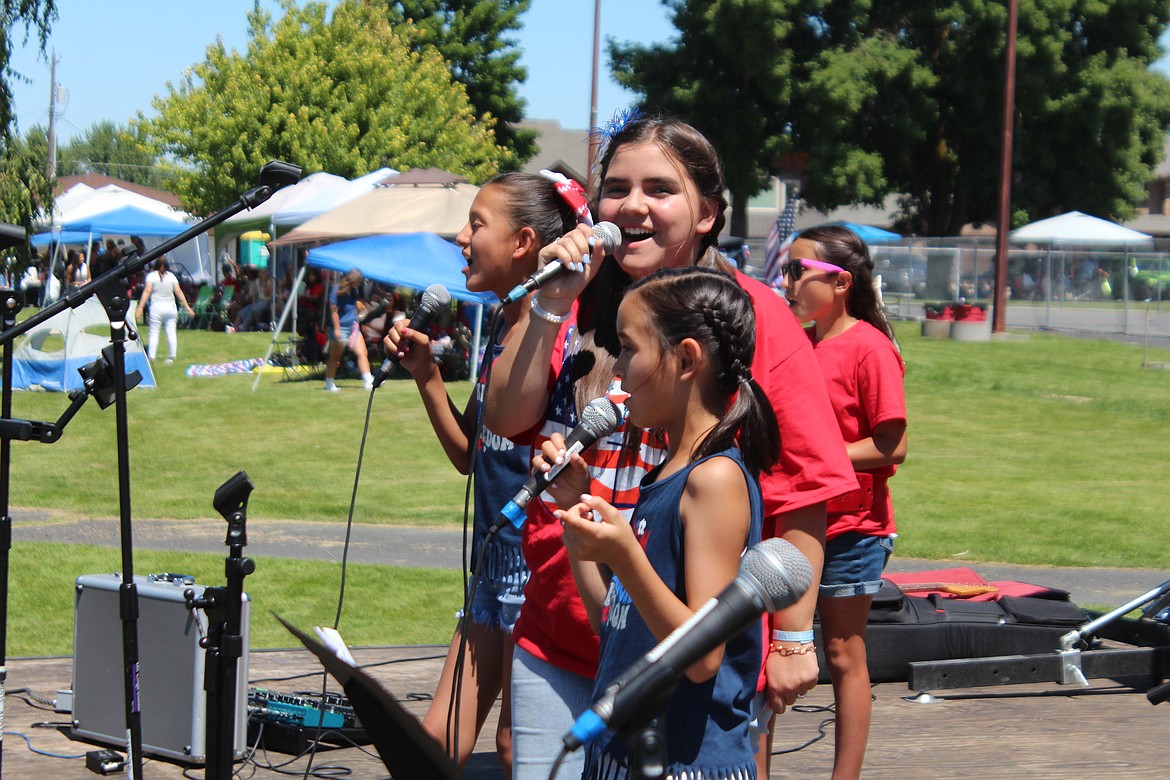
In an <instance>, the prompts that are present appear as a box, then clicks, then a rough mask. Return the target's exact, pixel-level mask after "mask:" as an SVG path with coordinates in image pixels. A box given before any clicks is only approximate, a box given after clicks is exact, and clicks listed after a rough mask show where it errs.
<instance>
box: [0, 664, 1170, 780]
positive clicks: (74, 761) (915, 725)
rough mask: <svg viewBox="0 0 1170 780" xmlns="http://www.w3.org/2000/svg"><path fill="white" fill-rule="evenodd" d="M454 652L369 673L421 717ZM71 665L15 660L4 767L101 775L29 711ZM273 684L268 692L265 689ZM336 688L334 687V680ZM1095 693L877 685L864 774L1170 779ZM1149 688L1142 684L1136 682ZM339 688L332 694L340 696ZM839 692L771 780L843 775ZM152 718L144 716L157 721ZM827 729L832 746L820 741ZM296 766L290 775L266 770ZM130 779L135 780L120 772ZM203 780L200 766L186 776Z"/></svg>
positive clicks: (362, 777)
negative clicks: (916, 695) (931, 694)
mask: <svg viewBox="0 0 1170 780" xmlns="http://www.w3.org/2000/svg"><path fill="white" fill-rule="evenodd" d="M444 650H445V648H442V647H436V646H405V647H380V648H358V649H355V651H354V656H355V658H356V660H357V662H358V663H359V664H362V665H372V666H370V668H369V671H370V673H371V674H372V675H374V676H375V677H376V678H377V679H378V680H379V681H381V682H382V683H383V684H384V685H385V687H386V688H387V689H388V690H390V691H393V692H394V694H395V695H396V696H397V698H398V699H399V700H400V701H402V703H403V706H405V707H406V708H407V709H408V710H409V711H411V712H413V713H415V714H416V715H419V716H421V714H422V713H423V712H424V711H425V709H426V706H427V702H426V700H425V699H426V697H428V696H429V694H430V693H431V691H432V690H433V689H434V684H435V680H436V679H437V677H438V673H439V669H440V665H441V662H442V653H443V652H444ZM249 666H250V668H249V670H248V678H249V680H250V681H251V682H252V683H253V684H258V685H259V686H260V687H264V688H268V689H272V690H277V691H282V692H289V693H293V692H298V691H308V690H319V689H320V675H319V674H314V673H315V672H320V666H319V664H318V663H317V660H316V658H315V657H313V656H312V655H310V654H309V653H308V652H307V651H305V650H280V651H254V652H253V653H252V655H251V662H250V665H249ZM71 667H72V659H71V658H68V657H64V658H60V657H58V658H20V659H9V662H8V682H7V685H6V688H7V691H8V694H7V698H6V702H5V712H4V721H3V723H4V732H5V737H4V741H3V748H4V750H3V768H4V770H5V773H6V774H7V775H8V776H9V777H12V778H32V777H52V778H58V779H59V780H73V779H74V778H77V779H79V780H80V779H81V778H92V777H95V775H94V774H93V773H92V772H90V771H88V770H87V769H86V767H85V761H84V758H62V757H53V756H47V755H40V754H38V753H35V752H33V750H31V749H30V747H29V744H28V743H26V741H25V739H24V738H23V737H22V736H19V735H25V736H27V738H28V740H30V741H31V746H32V748H34V749H35V750H38V751H42V752H46V753H54V754H60V755H62V756H78V755H80V756H84V754H85V752H86V751H87V750H93V749H95V748H94V746H92V745H89V744H86V743H83V742H79V741H75V740H73V739H70V738H69V736H68V734H67V730H65V729H63V728H61V726H62V725H65V724H67V723H68V715H65V714H61V713H55V712H53V711H52V710H51V709H48V710H46V709H38V708H36V707H34V706H32V705H31V704H30V702H31V701H32V700H31V699H29V697H28V694H26V693H24V692H23V691H24V690H25V689H27V690H28V691H30V692H31V693H33V694H35V695H36V696H39V697H42V698H49V699H51V698H52V697H53V696H54V695H55V692H56V691H57V690H59V689H66V688H69V687H70V678H71ZM261 680H263V681H264V682H258V681H261ZM331 682H332V680H331ZM1091 683H1092V687H1090V688H1088V689H1082V688H1071V687H1065V686H1060V685H1055V684H1051V685H1048V684H1043V685H1026V686H1007V687H997V688H982V689H967V690H961V691H944V692H939V693H938V697H939V698H940V701H938V702H937V703H934V704H920V703H916V702H911V701H908V700H907V697H908V696H910V694H911V692H910V691H909V690H908V689H907V688H906V686H905V684H903V683H884V684H880V685H877V686H875V688H874V696H875V702H874V725H873V731H872V734H871V737H870V743H869V751H868V757H867V761H866V766H865V771H864V773H863V776H864V777H866V778H1060V779H1061V780H1064V778H1068V777H1076V776H1095V777H1108V778H1122V777H1124V778H1166V777H1168V776H1170V703H1166V704H1162V705H1159V706H1153V705H1151V704H1150V703H1149V702H1148V701H1147V700H1146V698H1145V696H1144V695H1143V692H1142V691H1141V690H1136V689H1135V688H1133V687H1130V686H1127V685H1125V684H1122V683H1119V682H1114V681H1111V680H1092V681H1091ZM1140 684H1141V683H1140V682H1139V683H1138V685H1140ZM336 689H337V687H336V685H334V686H333V690H336ZM831 700H832V693H831V689H830V688H829V686H827V685H822V686H820V687H818V688H817V689H816V690H814V691H813V692H811V693H810V694H809V696H808V697H807V698H806V699H805V700H804V702H805V706H803V707H801V708H800V711H797V712H790V713H788V714H787V715H784V716H782V717H781V718H779V719H778V721H777V723H778V734H777V738H776V745H775V747H776V748H777V749H778V750H779V749H793V750H794V752H791V753H788V754H785V755H778V756H776V757H775V758H774V761H773V770H772V775H771V776H772V778H807V777H828V776H829V774H830V769H831V767H832V757H833V732H832V725H831V723H826V721H827V720H828V719H829V718H831V717H832V714H831V712H830V711H829V710H827V709H826V707H827V706H828V705H830V704H831ZM150 716H151V714H150V713H148V712H144V713H143V717H144V718H149V717H150ZM821 730H824V731H825V732H826V736H825V737H824V738H823V739H820V740H819V741H815V742H813V743H812V744H809V745H807V746H806V747H803V748H800V746H801V745H804V744H806V743H808V742H810V741H812V740H815V739H817V737H818V735H819V733H820V731H821ZM493 731H494V716H493V720H492V721H491V722H489V724H488V727H487V728H485V729H484V733H483V735H482V736H481V738H480V741H479V743H478V745H477V749H476V755H475V756H474V757H473V758H472V761H471V763H470V765H469V766H468V769H467V776H468V777H469V778H475V779H477V780H480V779H482V780H487V779H488V778H499V777H502V776H503V775H502V773H501V772H500V770H499V768H498V765H497V764H496V760H495V754H494V748H493V737H492V734H493ZM291 758H292V757H291V756H287V755H284V754H281V753H268V754H267V755H264V754H260V753H257V755H256V756H255V759H256V762H257V764H258V766H256V767H251V766H249V767H244V766H238V767H237V769H238V770H239V772H238V775H237V776H239V777H243V778H276V777H278V776H287V775H288V774H289V772H292V773H295V776H297V777H299V776H300V775H301V773H302V772H303V771H304V769H305V765H306V762H307V760H306V759H303V758H302V759H299V760H296V761H292V763H286V762H289V761H290V759H291ZM269 764H271V765H273V766H276V765H278V764H284V766H283V767H281V769H282V770H283V774H279V773H277V772H276V771H274V770H272V769H268V768H265V767H266V766H267V765H269ZM330 766H337V767H346V768H348V770H349V772H350V774H349V775H348V777H351V778H356V779H357V780H368V779H369V778H384V777H387V776H388V775H387V772H386V770H385V768H384V766H383V765H382V763H381V761H380V759H378V758H377V756H376V754H375V755H373V756H371V755H367V754H365V753H364V752H363V751H362V750H360V749H358V748H345V749H336V750H329V751H326V752H321V753H318V754H317V756H316V757H315V759H314V761H313V767H314V769H315V770H318V769H325V768H326V767H330ZM121 776H125V775H121ZM144 776H145V777H147V778H162V779H164V780H170V779H171V778H181V777H183V776H184V775H183V767H180V766H178V765H174V764H170V763H165V762H162V761H158V760H152V759H150V758H147V760H146V762H145V765H144ZM187 776H188V777H195V778H200V777H202V776H203V770H202V768H195V769H189V770H188V774H187Z"/></svg>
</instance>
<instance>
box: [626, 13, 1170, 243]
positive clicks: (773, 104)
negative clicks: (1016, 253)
mask: <svg viewBox="0 0 1170 780" xmlns="http://www.w3.org/2000/svg"><path fill="white" fill-rule="evenodd" d="M671 5H672V7H674V8H675V20H676V22H675V23H676V26H678V27H679V29H680V32H681V36H680V42H679V43H678V44H677V45H676V46H674V47H673V49H671V51H673V53H674V56H676V57H680V58H681V57H682V55H683V54H685V53H687V52H690V54H691V56H693V57H695V58H696V60H697V61H700V62H706V58H707V57H708V56H709V55H710V56H718V57H719V58H721V59H725V60H732V62H730V63H729V62H724V63H721V64H719V65H718V66H715V67H710V68H709V69H708V72H706V73H703V72H700V73H699V75H698V78H697V80H696V79H693V77H691V76H690V75H689V74H691V73H693V72H694V71H693V70H687V71H684V72H685V73H687V74H688V76H687V79H686V81H687V82H688V83H691V84H692V86H691V87H690V89H689V92H684V91H682V90H681V89H678V88H676V89H675V90H674V91H673V92H672V93H671V94H672V95H674V96H676V97H679V98H681V99H680V100H679V101H678V102H677V104H674V105H672V104H669V103H665V104H663V105H665V107H666V108H669V109H671V110H673V111H674V112H675V113H677V114H679V115H680V116H682V117H684V118H687V119H690V120H692V121H694V123H695V124H696V126H698V127H700V129H702V130H704V131H705V132H708V133H709V135H710V137H711V138H712V140H713V141H714V142H715V143H716V146H717V148H719V150H720V152H721V153H722V155H723V156H724V160H725V163H726V165H727V167H728V181H729V186H732V194H733V200H734V199H736V196H737V193H736V190H735V189H734V185H733V175H741V176H742V175H744V174H743V173H742V172H741V173H739V174H734V170H735V169H736V168H737V167H739V168H743V169H744V170H746V169H747V167H748V166H749V165H750V163H751V161H752V160H753V159H754V160H756V161H758V164H759V165H760V166H761V167H764V168H767V167H768V166H770V165H771V164H772V161H773V159H774V155H775V153H776V151H778V150H783V148H784V146H785V144H790V145H791V146H792V148H793V149H795V150H796V151H798V152H801V153H803V154H804V155H806V156H807V161H808V169H807V176H806V180H805V182H804V186H803V188H802V191H801V197H802V198H803V199H804V200H805V201H807V202H809V203H810V204H811V205H813V206H816V207H818V208H821V209H825V210H828V209H832V208H836V207H838V206H842V205H846V204H850V203H859V202H864V203H869V204H873V205H880V204H881V203H882V202H883V201H884V200H885V199H886V198H887V197H888V196H889V195H899V196H901V204H902V210H903V216H902V218H903V222H904V224H903V227H904V228H906V229H908V230H911V231H913V232H916V233H919V234H923V235H953V234H956V233H957V232H958V231H959V229H960V228H961V227H962V226H963V225H964V224H966V223H968V222H990V221H994V219H995V217H996V211H997V209H996V202H997V193H998V171H999V142H1000V134H1001V127H1000V124H1001V121H1002V120H1001V115H1002V101H1003V98H1002V95H1003V68H1004V47H1005V42H1006V35H1005V28H1006V25H1007V8H1006V4H1005V3H1004V2H1003V1H1002V0H938V1H937V2H933V3H924V2H920V0H889V1H888V2H882V3H873V2H866V1H865V0H777V1H776V2H753V1H752V0H692V1H690V2H687V1H686V0H671ZM735 12H742V13H743V14H744V15H745V16H743V17H741V20H740V22H739V23H740V24H741V25H742V28H743V32H744V34H745V36H748V37H746V38H745V39H744V41H745V42H744V43H743V44H742V45H741V46H740V48H739V50H738V51H736V50H735V49H733V48H729V47H728V44H727V41H726V40H725V38H724V37H721V35H720V33H719V32H718V30H719V24H720V21H721V20H720V16H721V15H724V14H728V15H730V14H733V13H735ZM680 22H681V23H680ZM683 23H688V24H686V26H684V24H683ZM1168 24H1170V5H1167V4H1166V3H1165V2H1161V1H1160V0H1109V2H1106V1H1105V0H1021V2H1020V22H1019V43H1018V64H1017V84H1016V107H1017V110H1016V135H1015V154H1014V158H1013V167H1014V179H1015V184H1014V185H1013V202H1014V205H1015V215H1016V220H1018V221H1026V220H1028V219H1033V218H1037V217H1042V216H1048V215H1051V214H1054V213H1059V212H1062V211H1067V210H1069V209H1074V208H1077V209H1081V210H1084V211H1088V212H1091V213H1095V214H1099V215H1102V216H1112V217H1116V218H1124V217H1126V216H1129V215H1130V214H1132V213H1133V207H1134V205H1135V204H1137V203H1139V202H1140V201H1141V200H1142V198H1143V187H1144V184H1145V182H1146V181H1147V180H1148V179H1149V177H1150V174H1151V171H1152V168H1153V167H1154V165H1155V164H1156V163H1157V160H1158V156H1159V154H1160V153H1161V149H1162V146H1163V143H1164V140H1165V136H1166V128H1167V127H1168V126H1170V82H1168V81H1167V79H1166V78H1165V77H1164V76H1162V75H1161V74H1158V73H1156V72H1154V71H1152V70H1151V68H1150V66H1151V65H1152V64H1153V62H1154V61H1155V60H1156V59H1157V58H1158V57H1159V55H1160V51H1159V48H1158V39H1159V37H1160V36H1161V35H1162V33H1163V32H1164V31H1166V29H1167V26H1168ZM705 27H706V28H709V29H705ZM761 28H762V29H764V30H768V31H769V32H770V33H771V34H774V35H775V41H776V45H773V46H769V45H767V44H766V43H765V42H763V41H759V40H754V39H753V38H752V37H751V36H753V35H754V34H755V31H757V30H759V29H761ZM611 51H612V52H614V55H615V56H614V63H615V68H620V67H625V68H626V70H627V73H626V74H625V76H624V79H625V80H624V81H623V83H626V84H627V85H629V86H631V87H633V88H635V89H637V90H638V91H640V92H642V93H643V94H644V95H647V96H648V97H649V96H651V95H653V94H655V93H653V92H650V91H647V89H646V88H647V85H650V86H653V85H654V84H655V83H656V79H658V78H659V75H660V74H658V73H657V72H656V71H654V70H653V69H651V68H649V67H647V66H646V65H645V64H644V63H639V62H637V61H634V60H631V59H629V58H628V57H627V59H625V60H623V59H621V58H620V56H619V55H622V54H623V52H624V51H625V50H623V49H621V48H620V47H619V48H617V49H616V50H615V49H614V48H613V47H611ZM676 62H677V65H678V67H680V68H682V67H685V62H683V61H682V60H681V59H679V60H676ZM740 71H751V72H754V73H767V74H778V75H779V77H781V78H783V79H785V80H787V81H788V82H789V84H790V88H789V89H787V90H783V89H777V88H776V87H775V85H774V84H772V85H770V89H769V91H768V94H767V95H765V96H764V97H763V98H761V97H760V96H759V95H758V93H755V92H744V91H742V89H741V87H740V85H739V82H738V81H736V80H735V78H734V75H735V74H738V73H739V72H740ZM619 78H622V77H619ZM681 83H683V80H682V79H680V84H681ZM761 100H763V102H761ZM721 101H728V102H729V105H727V106H726V107H725V108H723V109H720V108H719V106H720V103H721ZM647 102H648V103H649V104H651V105H652V106H653V105H654V101H653V100H647ZM720 113H721V114H722V115H721V116H720V115H719V114H720ZM757 114H759V115H760V117H762V119H759V118H757ZM741 116H746V117H748V118H749V120H750V123H749V124H750V125H751V126H758V127H759V128H760V129H759V131H758V132H757V133H754V134H753V133H749V132H740V133H739V134H738V135H733V136H732V137H728V136H727V135H720V133H721V132H723V131H710V130H709V129H708V128H709V123H711V122H712V121H713V120H714V119H715V118H718V120H719V121H721V122H724V123H726V124H738V123H739V121H740V117H741ZM704 120H706V121H707V122H708V124H703V122H704ZM730 132H733V133H734V132H735V131H730ZM777 136H779V137H777Z"/></svg>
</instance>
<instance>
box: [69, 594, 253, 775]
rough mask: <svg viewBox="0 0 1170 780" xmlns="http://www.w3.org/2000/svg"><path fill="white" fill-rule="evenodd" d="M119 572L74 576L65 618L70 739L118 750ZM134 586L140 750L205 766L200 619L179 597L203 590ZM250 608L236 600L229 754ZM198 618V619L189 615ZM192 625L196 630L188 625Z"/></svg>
mask: <svg viewBox="0 0 1170 780" xmlns="http://www.w3.org/2000/svg"><path fill="white" fill-rule="evenodd" d="M121 582H122V577H121V575H120V574H86V575H83V576H81V577H78V578H77V587H76V595H75V600H74V612H73V733H74V735H76V736H77V737H79V738H80V739H84V740H87V741H92V742H97V743H99V744H108V745H111V746H118V747H122V748H123V749H125V748H126V744H127V733H128V732H127V730H126V710H125V704H124V702H125V700H126V699H125V694H124V684H125V683H124V680H123V664H122V621H121V619H120V612H119V609H118V588H119V587H120V586H121ZM134 582H135V584H136V585H137V588H138V607H139V613H138V659H139V674H138V680H139V682H138V686H139V706H140V711H141V713H142V752H143V753H144V754H147V755H151V756H157V757H161V758H167V759H171V760H175V761H179V762H182V763H188V764H203V763H206V760H207V751H206V748H205V745H206V730H207V712H206V709H207V707H206V704H207V693H206V691H204V690H203V677H204V663H205V655H206V651H204V650H203V648H201V647H200V646H199V638H200V636H201V634H203V635H205V634H206V633H207V616H206V615H204V614H203V613H202V612H197V613H192V612H191V611H190V610H188V609H187V607H186V603H185V601H186V600H185V598H184V597H183V591H185V590H186V589H188V588H191V589H193V590H194V591H195V595H196V596H200V595H202V593H203V590H204V588H205V586H203V585H196V584H194V583H193V582H192V581H191V579H190V578H182V577H177V576H176V575H148V576H137V575H136V576H135V577H134ZM250 614H251V609H250V604H249V599H248V597H247V595H246V594H245V596H244V603H243V612H242V623H241V626H242V629H241V633H242V634H243V645H244V651H243V656H242V657H241V658H240V660H239V664H238V667H237V675H236V681H237V686H236V723H235V739H234V742H233V748H234V752H235V755H236V757H240V756H242V755H243V752H244V749H245V748H246V738H247V705H248V693H247V686H248V642H249V630H248V629H249V623H250ZM196 615H198V617H196ZM196 620H198V625H197V624H196Z"/></svg>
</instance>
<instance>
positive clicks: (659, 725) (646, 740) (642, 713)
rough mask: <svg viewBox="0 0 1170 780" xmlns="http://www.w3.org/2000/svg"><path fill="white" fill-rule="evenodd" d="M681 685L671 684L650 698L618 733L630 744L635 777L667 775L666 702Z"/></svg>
mask: <svg viewBox="0 0 1170 780" xmlns="http://www.w3.org/2000/svg"><path fill="white" fill-rule="evenodd" d="M677 687H678V686H677V683H676V684H675V685H671V686H669V687H668V688H667V689H666V690H664V691H662V692H660V693H659V694H658V695H657V696H654V697H653V698H652V699H649V700H647V701H646V702H645V703H644V704H642V705H641V706H640V707H639V708H638V714H637V715H636V716H634V717H633V718H632V719H631V720H630V722H629V724H628V725H626V726H625V728H622V729H620V730H619V731H618V736H619V737H621V738H622V741H624V742H625V743H626V751H627V753H628V755H629V769H628V775H629V777H630V778H631V780H659V779H660V778H663V777H666V766H667V764H668V763H669V762H668V757H667V755H666V705H667V703H669V701H670V697H671V695H673V694H674V690H675V688H677Z"/></svg>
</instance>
